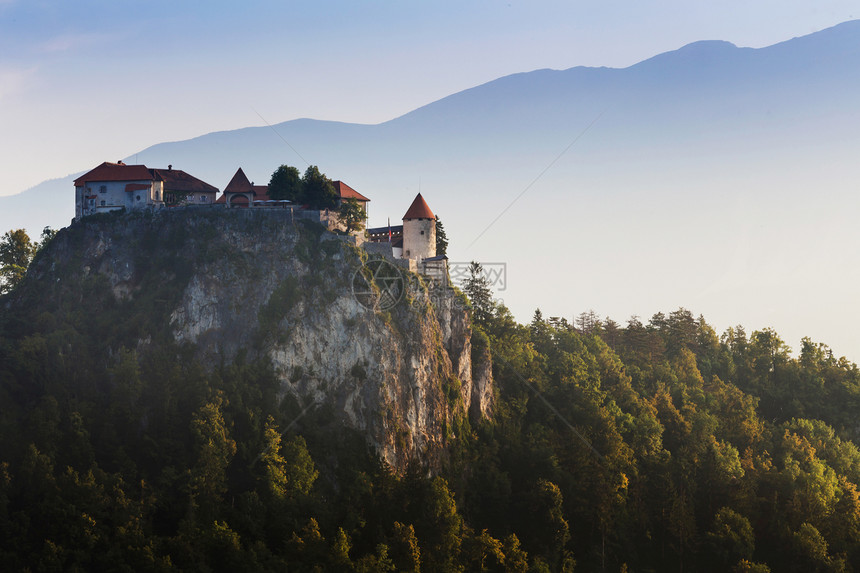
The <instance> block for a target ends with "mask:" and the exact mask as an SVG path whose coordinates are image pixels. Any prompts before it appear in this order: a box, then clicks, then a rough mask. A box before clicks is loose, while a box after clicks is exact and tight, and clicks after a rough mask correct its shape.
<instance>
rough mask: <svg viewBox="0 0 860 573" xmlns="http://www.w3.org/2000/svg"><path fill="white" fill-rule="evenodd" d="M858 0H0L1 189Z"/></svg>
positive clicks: (759, 32)
mask: <svg viewBox="0 0 860 573" xmlns="http://www.w3.org/2000/svg"><path fill="white" fill-rule="evenodd" d="M856 8H857V4H856V0H855V1H854V2H848V1H843V0H838V1H823V2H809V1H802V2H800V1H789V2H786V1H784V0H783V1H775V0H766V1H756V2H749V1H737V0H728V1H723V2H719V3H716V2H714V3H707V4H705V3H696V2H686V1H680V0H661V1H657V2H653V1H652V2H630V1H625V2H619V1H612V0H609V1H607V0H600V1H597V0H589V1H582V2H570V1H530V2H518V1H510V2H505V1H489V0H478V1H468V2H463V1H462V0H459V1H448V0H445V1H438V0H437V1H435V2H432V3H423V4H419V3H413V2H365V3H361V2H346V1H329V2H326V1H300V2H281V1H258V2H254V1H251V2H243V3H241V4H239V3H234V2H223V1H212V2H206V3H196V2H195V3H190V2H178V3H177V2H175V1H171V2H167V1H164V0H150V1H146V2H143V1H126V0H113V1H97V0H78V1H75V2H67V1H60V0H0V167H2V172H3V174H4V185H3V187H2V189H0V195H5V194H12V193H17V192H20V191H22V190H24V189H25V188H27V187H29V186H32V185H35V184H36V183H39V182H40V181H42V180H44V179H48V178H52V177H59V176H63V175H66V174H69V173H72V172H76V171H79V170H83V169H86V168H89V167H91V166H92V165H95V164H97V163H99V162H101V161H103V160H106V159H110V160H116V159H119V158H121V157H125V156H127V155H130V154H133V153H134V152H136V151H139V150H142V149H143V148H145V147H147V146H149V145H152V144H155V143H159V142H162V141H168V140H178V139H185V138H189V137H194V136H196V135H200V134H203V133H207V132H211V131H217V130H224V129H233V128H239V127H245V126H249V125H260V124H261V123H262V122H261V121H260V118H259V116H258V115H257V113H259V114H260V115H262V116H263V117H264V118H266V120H267V121H269V122H271V123H275V122H280V121H284V120H288V119H294V118H298V117H313V118H317V119H331V120H339V121H350V122H361V123H377V122H381V121H385V120H387V119H391V118H393V117H396V116H398V115H401V114H403V113H405V112H407V111H410V110H412V109H414V108H415V107H418V106H420V105H423V104H426V103H429V102H431V101H434V100H436V99H439V98H441V97H444V96H446V95H449V94H451V93H453V92H456V91H459V90H461V89H465V88H468V87H472V86H474V85H477V84H480V83H483V82H485V81H489V80H492V79H495V78H497V77H500V76H503V75H507V74H510V73H515V72H520V71H529V70H533V69H537V68H557V69H564V68H568V67H573V66H576V65H590V66H600V65H605V66H612V67H624V66H627V65H630V64H633V63H635V62H637V61H640V60H642V59H645V58H647V57H649V56H652V55H654V54H656V53H659V52H663V51H667V50H672V49H676V48H678V47H680V46H682V45H684V44H686V43H689V42H692V41H696V40H701V39H721V40H728V41H731V42H734V43H735V44H738V45H741V46H751V47H761V46H765V45H769V44H772V43H776V42H779V41H782V40H786V39H789V38H791V37H793V36H800V35H804V34H808V33H810V32H813V31H816V30H820V29H823V28H827V27H829V26H832V25H835V24H837V23H839V22H842V21H845V20H849V19H853V18H855V17H860V10H856Z"/></svg>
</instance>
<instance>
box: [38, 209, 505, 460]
mask: <svg viewBox="0 0 860 573" xmlns="http://www.w3.org/2000/svg"><path fill="white" fill-rule="evenodd" d="M54 249H55V251H56V252H57V254H63V253H64V254H65V255H66V256H67V257H70V258H74V259H75V260H76V263H77V264H79V268H80V272H81V273H82V275H83V276H84V277H90V279H92V278H94V277H95V278H97V279H98V280H103V281H106V282H107V283H108V286H109V288H110V292H111V293H112V296H113V297H114V298H115V299H116V300H117V301H119V302H122V303H123V304H126V305H128V306H129V307H130V308H133V307H134V304H135V303H136V302H137V301H141V304H143V301H146V300H147V297H148V296H151V297H155V298H154V300H155V302H156V303H157V304H159V305H162V306H161V307H160V308H162V309H163V311H164V312H163V314H162V319H161V322H162V324H159V325H155V328H156V329H160V328H164V329H165V332H168V333H169V334H168V336H170V337H172V339H173V340H175V341H176V342H178V343H187V344H191V345H194V348H195V353H196V355H197V356H198V358H199V359H200V360H201V361H202V362H203V363H204V364H217V363H219V362H221V361H224V362H230V361H231V360H233V359H234V358H235V357H236V356H237V354H238V353H240V352H242V353H243V354H245V355H246V356H249V357H252V358H253V357H260V356H268V357H269V358H270V359H271V362H272V363H273V365H274V367H275V369H276V372H277V375H278V376H279V378H280V380H281V388H282V396H283V397H286V396H287V395H291V396H292V397H293V398H294V399H295V400H297V401H298V402H299V404H300V405H302V407H303V408H305V409H306V410H307V411H311V410H313V409H315V408H319V407H322V406H325V407H327V408H328V410H329V411H333V412H334V413H335V416H336V417H337V418H339V420H340V422H341V423H342V424H344V425H346V426H348V427H351V428H354V429H356V430H358V431H360V432H362V433H363V434H364V435H365V436H366V439H367V440H368V442H369V443H370V444H371V445H372V446H373V447H374V448H375V449H376V450H377V451H378V453H379V454H380V455H381V456H382V457H383V458H384V459H385V461H386V462H387V463H388V464H390V465H391V466H392V467H394V468H395V469H397V470H403V469H404V468H405V467H406V465H407V464H408V463H409V461H410V460H419V461H421V462H423V463H426V464H428V466H429V467H431V468H433V467H438V464H439V461H440V460H441V459H442V457H443V456H444V452H445V446H446V444H447V442H448V441H449V440H450V439H452V438H454V437H455V432H456V430H455V428H456V427H457V423H456V420H457V418H458V417H464V416H468V415H471V416H472V418H473V419H476V418H480V417H488V416H490V415H491V408H492V395H493V392H492V378H491V375H490V370H489V360H488V359H487V360H484V361H482V364H480V365H475V366H476V367H473V364H472V359H471V356H472V350H471V345H470V339H471V325H470V322H469V316H468V313H467V312H466V311H465V310H464V309H463V304H462V301H461V299H460V298H458V297H457V296H455V295H454V293H453V292H444V293H442V294H441V295H440V293H439V292H436V293H431V292H428V288H427V284H426V282H425V280H424V279H423V278H422V277H419V276H418V275H415V274H411V273H408V272H406V271H402V270H401V271H399V272H400V273H401V274H400V277H401V278H402V280H401V282H399V283H398V284H399V285H400V286H399V287H398V288H395V289H394V290H393V291H392V292H395V293H399V292H400V290H402V296H401V298H400V300H399V301H397V302H396V303H394V304H392V305H391V306H390V307H387V306H388V304H391V303H392V300H386V301H385V304H382V305H381V306H379V307H377V308H373V305H372V304H369V303H368V300H367V299H366V298H362V296H356V294H355V293H356V292H357V291H356V285H358V286H359V287H361V285H366V286H369V292H370V297H371V299H372V298H373V296H374V294H379V293H383V291H385V289H386V288H387V287H388V286H390V285H389V284H388V283H385V282H384V281H378V280H377V281H376V282H374V279H373V277H372V275H371V273H369V272H368V269H371V271H372V270H373V268H375V267H372V265H373V264H376V265H377V266H378V263H371V264H370V265H368V266H367V267H365V268H364V270H363V271H362V267H363V265H365V264H366V263H367V260H368V255H367V254H366V253H364V252H363V251H362V250H361V249H360V248H357V247H355V246H354V245H351V244H349V243H347V242H345V241H343V240H341V238H339V237H337V236H335V235H332V234H330V233H328V232H325V231H323V230H322V228H321V227H315V226H314V225H308V224H306V223H305V224H303V223H302V222H300V221H295V222H293V221H291V220H290V218H289V215H288V214H287V213H285V212H280V211H279V212H265V211H262V210H253V211H247V210H246V211H239V210H224V209H218V210H216V209H211V210H210V209H204V210H193V209H185V210H181V211H177V212H170V213H159V214H155V215H147V216H140V215H136V216H111V217H105V218H99V219H91V220H86V219H85V220H83V221H81V222H80V223H78V224H76V226H75V227H73V228H72V229H69V230H67V231H64V232H63V233H62V234H61V235H60V236H59V237H58V241H56V245H55V246H54ZM49 265H50V263H49V260H48V259H43V260H40V261H38V262H37V264H36V265H35V266H34V269H33V271H32V274H33V275H34V276H35V277H36V278H37V280H38V279H39V278H40V277H41V279H43V280H44V279H48V280H51V279H50V276H51V268H50V266H49ZM391 268H393V267H391ZM356 273H359V274H358V275H357V274H356ZM368 277H369V278H370V280H369V281H368V280H367V278H368ZM164 284H170V285H173V288H172V290H170V293H169V294H159V295H153V294H152V293H151V292H149V291H151V290H152V289H159V288H162V285H164ZM394 286H397V285H394ZM398 289H400V290H398ZM360 290H361V289H360V288H359V291H360ZM383 294H384V293H383ZM139 339H140V340H139V344H141V345H144V346H145V345H146V344H147V343H148V340H149V334H148V333H146V332H141V333H140V336H139Z"/></svg>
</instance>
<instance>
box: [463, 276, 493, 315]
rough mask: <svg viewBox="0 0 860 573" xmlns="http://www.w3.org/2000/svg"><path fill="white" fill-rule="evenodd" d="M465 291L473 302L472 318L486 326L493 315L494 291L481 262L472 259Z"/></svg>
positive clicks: (464, 283) (464, 287)
mask: <svg viewBox="0 0 860 573" xmlns="http://www.w3.org/2000/svg"><path fill="white" fill-rule="evenodd" d="M463 292H465V293H466V296H468V297H469V300H470V301H471V303H472V318H473V320H474V321H475V323H476V324H478V325H479V326H481V327H486V326H487V325H488V324H489V321H490V319H491V318H492V316H493V308H494V303H493V293H492V291H491V290H490V281H489V279H487V277H486V276H485V275H484V267H482V266H481V263H478V262H476V261H472V264H470V265H469V277H468V278H467V279H466V280H465V281H464V282H463Z"/></svg>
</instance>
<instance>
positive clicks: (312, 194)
mask: <svg viewBox="0 0 860 573" xmlns="http://www.w3.org/2000/svg"><path fill="white" fill-rule="evenodd" d="M269 197H271V198H272V199H286V200H289V201H293V202H295V203H299V204H302V205H307V206H309V207H310V208H311V209H335V208H337V206H338V201H339V199H340V197H338V194H337V191H335V188H334V185H332V182H331V179H329V178H328V177H326V176H325V174H324V173H321V172H320V170H319V167H317V166H316V165H309V166H308V168H307V169H305V172H304V175H302V176H301V177H299V170H298V169H297V168H295V167H292V166H290V165H281V166H280V167H278V168H277V169H276V170H275V171H274V172H273V173H272V177H271V178H270V179H269Z"/></svg>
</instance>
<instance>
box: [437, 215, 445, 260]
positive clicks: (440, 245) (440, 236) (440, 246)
mask: <svg viewBox="0 0 860 573" xmlns="http://www.w3.org/2000/svg"><path fill="white" fill-rule="evenodd" d="M442 255H445V256H447V255H448V235H446V234H445V227H444V225H442V220H441V219H440V218H439V217H438V216H437V217H436V256H442Z"/></svg>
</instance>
